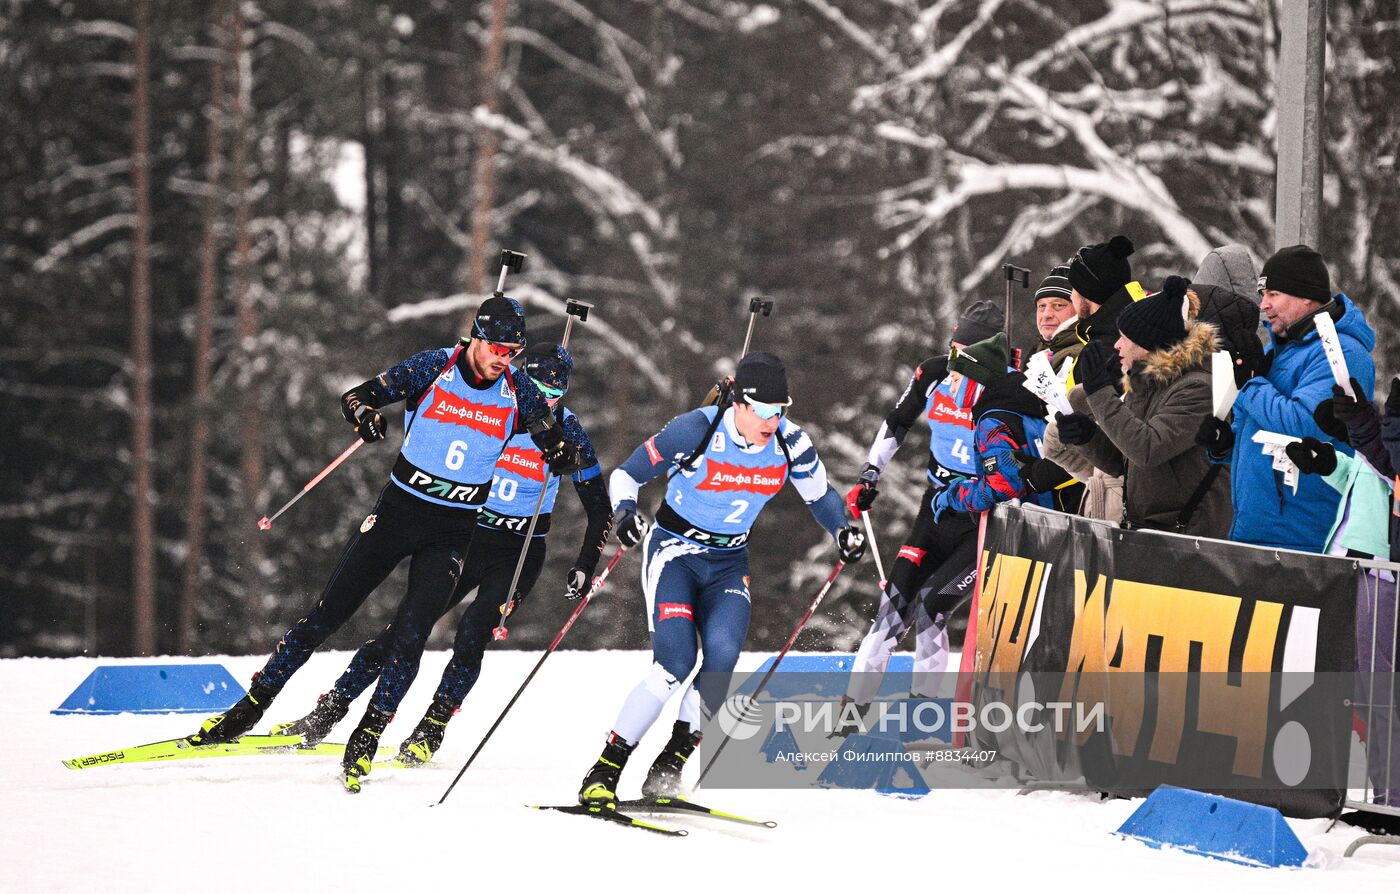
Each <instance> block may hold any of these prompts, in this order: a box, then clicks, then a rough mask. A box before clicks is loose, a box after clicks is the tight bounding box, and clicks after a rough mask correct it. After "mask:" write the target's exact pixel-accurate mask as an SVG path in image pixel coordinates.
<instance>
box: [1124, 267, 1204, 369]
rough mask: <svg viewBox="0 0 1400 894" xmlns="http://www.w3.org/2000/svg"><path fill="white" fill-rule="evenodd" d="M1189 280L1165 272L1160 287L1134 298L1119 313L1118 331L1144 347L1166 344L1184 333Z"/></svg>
mask: <svg viewBox="0 0 1400 894" xmlns="http://www.w3.org/2000/svg"><path fill="white" fill-rule="evenodd" d="M1190 285H1191V283H1190V281H1189V280H1187V279H1185V278H1183V277H1180V276H1168V277H1167V278H1166V281H1165V282H1163V283H1162V290H1161V291H1160V292H1156V293H1155V294H1152V295H1148V296H1147V297H1146V298H1144V299H1142V300H1141V301H1135V302H1133V303H1132V304H1129V305H1128V306H1127V307H1125V308H1123V311H1122V312H1121V313H1120V314H1118V331H1119V332H1121V333H1123V334H1124V335H1126V336H1127V337H1128V339H1129V340H1130V341H1131V342H1132V343H1133V344H1135V345H1137V346H1138V347H1140V348H1142V349H1143V350H1145V351H1159V350H1161V349H1162V348H1168V347H1171V346H1172V345H1174V344H1176V343H1177V342H1179V341H1181V340H1182V339H1184V338H1185V337H1186V318H1187V316H1188V315H1189V314H1190V310H1191V303H1190V299H1188V298H1187V297H1186V289H1187V287H1188V286H1190Z"/></svg>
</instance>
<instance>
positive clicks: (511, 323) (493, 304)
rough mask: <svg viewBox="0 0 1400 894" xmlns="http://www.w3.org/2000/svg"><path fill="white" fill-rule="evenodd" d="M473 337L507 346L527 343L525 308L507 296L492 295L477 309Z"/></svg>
mask: <svg viewBox="0 0 1400 894" xmlns="http://www.w3.org/2000/svg"><path fill="white" fill-rule="evenodd" d="M472 329H473V332H472V334H473V336H478V337H481V338H484V339H486V340H487V341H497V342H502V343H505V344H517V345H519V344H524V343H525V308H523V307H521V306H520V302H519V301H516V300H515V299H514V298H510V297H507V296H505V295H492V296H491V297H490V298H487V299H486V300H485V301H483V302H481V306H480V307H478V308H477V309H476V320H475V322H474V325H473V326H472Z"/></svg>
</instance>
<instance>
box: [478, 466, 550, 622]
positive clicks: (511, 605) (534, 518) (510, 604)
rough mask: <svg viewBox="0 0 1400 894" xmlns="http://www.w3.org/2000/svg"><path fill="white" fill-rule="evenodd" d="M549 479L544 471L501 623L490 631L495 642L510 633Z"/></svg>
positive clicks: (546, 471) (516, 561)
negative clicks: (508, 626)
mask: <svg viewBox="0 0 1400 894" xmlns="http://www.w3.org/2000/svg"><path fill="white" fill-rule="evenodd" d="M540 464H541V465H543V464H544V459H543V458H541V459H540ZM549 477H550V473H549V471H548V469H546V470H545V473H544V484H543V485H541V486H540V496H539V499H537V500H535V511H534V514H532V515H531V516H530V526H529V527H528V528H526V529H525V542H524V543H522V544H521V545H520V556H519V557H518V558H517V559H516V560H515V574H514V575H512V576H511V579H510V588H509V589H507V590H506V593H507V594H508V596H507V597H506V607H505V609H504V610H503V611H502V612H501V623H500V624H499V625H498V626H497V627H496V629H494V630H492V631H491V638H492V639H494V640H496V641H497V642H500V641H501V640H503V639H505V638H506V634H508V633H510V631H509V630H507V629H506V619H507V618H509V617H510V613H511V612H513V611H515V603H516V602H517V601H518V600H517V599H516V598H515V587H516V585H517V584H519V583H520V572H521V570H522V569H524V567H525V557H526V556H528V555H529V554H530V541H531V539H533V538H534V536H535V525H536V524H538V523H539V520H540V510H541V509H543V508H544V495H545V494H547V493H549Z"/></svg>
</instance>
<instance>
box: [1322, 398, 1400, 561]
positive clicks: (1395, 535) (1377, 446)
mask: <svg viewBox="0 0 1400 894" xmlns="http://www.w3.org/2000/svg"><path fill="white" fill-rule="evenodd" d="M1391 387H1392V389H1394V388H1397V387H1400V385H1392V386H1391ZM1346 426H1347V443H1349V444H1351V446H1352V447H1353V448H1354V449H1355V450H1356V453H1357V455H1358V456H1361V457H1365V459H1366V462H1367V463H1369V464H1370V467H1371V468H1372V469H1373V470H1375V472H1376V473H1377V475H1378V476H1380V477H1381V479H1382V481H1383V482H1384V486H1385V488H1386V494H1385V498H1386V499H1385V506H1386V509H1387V511H1386V517H1387V520H1388V522H1387V524H1388V528H1387V532H1386V536H1387V538H1388V539H1389V541H1390V561H1392V562H1400V515H1396V514H1395V512H1394V511H1393V507H1392V501H1393V500H1394V499H1395V491H1394V488H1395V487H1396V484H1395V476H1396V475H1400V416H1391V415H1386V416H1382V415H1381V413H1380V411H1379V410H1378V409H1376V405H1375V404H1374V403H1364V404H1362V405H1361V412H1360V413H1359V414H1357V415H1356V416H1354V417H1353V418H1351V419H1348V420H1347V423H1346ZM1343 459H1344V457H1343V456H1342V455H1341V454H1338V455H1337V472H1334V473H1333V475H1331V476H1328V483H1329V484H1332V483H1333V481H1332V480H1331V479H1332V477H1333V476H1335V475H1337V474H1339V473H1340V471H1341V469H1342V467H1343V465H1344V463H1343ZM1343 493H1345V491H1343ZM1333 533H1335V527H1334V530H1333ZM1328 536H1329V539H1330V537H1331V535H1328ZM1373 555H1375V553H1373Z"/></svg>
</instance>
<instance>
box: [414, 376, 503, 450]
mask: <svg viewBox="0 0 1400 894" xmlns="http://www.w3.org/2000/svg"><path fill="white" fill-rule="evenodd" d="M514 412H515V408H514V407H491V406H483V405H482V404H477V403H472V402H471V401H469V400H465V399H463V398H460V397H457V396H456V395H454V394H451V393H449V392H447V391H444V390H443V389H441V388H439V387H437V386H436V385H434V386H433V405H432V406H431V407H429V408H428V411H427V412H426V413H424V414H423V417H424V418H425V419H436V420H437V421H439V422H449V423H451V424H453V425H465V426H466V427H467V428H471V429H475V430H476V431H479V432H482V433H484V434H488V435H491V436H492V437H495V438H500V439H501V440H503V441H504V440H505V439H506V433H507V432H506V423H507V422H509V421H510V416H511V414H512V413H514Z"/></svg>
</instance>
